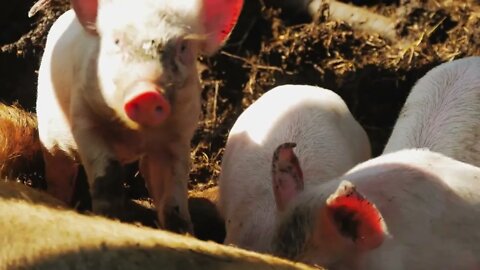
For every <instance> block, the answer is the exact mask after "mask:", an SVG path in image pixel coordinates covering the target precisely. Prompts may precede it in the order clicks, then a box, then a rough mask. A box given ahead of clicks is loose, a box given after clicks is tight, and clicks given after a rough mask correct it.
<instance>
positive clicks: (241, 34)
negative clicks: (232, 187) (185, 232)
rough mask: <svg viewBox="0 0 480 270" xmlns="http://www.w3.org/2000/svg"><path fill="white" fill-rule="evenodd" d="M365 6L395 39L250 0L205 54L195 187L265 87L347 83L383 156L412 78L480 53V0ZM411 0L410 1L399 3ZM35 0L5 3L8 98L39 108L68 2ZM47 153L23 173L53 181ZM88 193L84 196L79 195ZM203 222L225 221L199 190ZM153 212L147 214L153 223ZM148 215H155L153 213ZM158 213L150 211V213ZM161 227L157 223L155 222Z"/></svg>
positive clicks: (208, 178) (206, 229)
mask: <svg viewBox="0 0 480 270" xmlns="http://www.w3.org/2000/svg"><path fill="white" fill-rule="evenodd" d="M343 2H348V3H350V4H352V5H362V6H363V7H365V8H366V9H368V10H370V11H372V12H375V13H377V14H381V15H384V16H386V17H387V18H389V19H391V20H393V21H394V22H395V39H394V40H391V39H386V38H383V37H382V36H380V35H378V34H376V33H374V32H372V31H370V32H368V33H365V32H362V31H361V30H358V29H356V28H354V27H352V25H350V24H348V23H346V22H342V21H335V20H332V19H331V18H330V17H329V13H328V7H327V6H324V7H323V9H322V11H321V12H319V13H318V16H316V18H315V19H313V20H312V18H310V17H309V16H308V15H306V14H304V13H301V12H296V13H294V12H292V10H281V9H280V8H278V5H279V3H281V1H280V0H246V2H245V6H244V10H243V12H242V15H241V17H240V20H239V22H238V25H237V27H236V29H235V30H234V32H233V34H232V36H231V38H230V40H229V42H228V43H227V45H226V46H225V47H224V49H223V50H222V51H221V52H219V53H218V54H216V55H215V56H213V57H211V58H202V59H200V62H201V63H202V64H203V65H204V66H205V69H204V70H203V71H202V73H201V78H202V82H203V86H204V89H203V93H202V97H203V118H202V120H201V121H200V126H199V128H198V131H197V133H196V135H195V137H194V138H193V141H192V153H191V157H192V170H191V174H190V176H191V180H190V188H191V190H192V191H193V192H197V193H195V194H196V195H195V194H194V195H193V197H202V195H198V192H200V191H203V190H205V189H207V188H210V187H214V186H215V185H216V181H217V177H218V174H219V172H220V162H221V158H222V153H223V148H224V145H225V140H226V136H227V134H228V131H229V129H230V128H231V126H232V125H233V123H234V121H235V119H236V118H237V117H238V116H239V114H240V113H241V112H242V111H243V110H244V109H245V108H246V107H247V106H248V105H249V104H251V103H252V102H253V101H254V100H256V99H257V98H258V97H259V96H260V95H262V94H263V93H265V92H266V91H268V90H269V89H271V88H273V87H274V86H277V85H280V84H285V83H301V84H313V85H319V86H322V87H325V88H329V89H332V90H334V91H335V92H337V93H338V94H339V95H340V96H341V97H342V98H343V99H344V100H345V102H346V103H347V105H348V106H349V108H350V110H351V112H352V113H353V115H354V116H355V118H356V119H357V120H358V121H359V122H360V123H361V125H362V126H363V127H364V128H365V130H366V131H367V133H368V135H369V137H370V140H371V144H372V151H373V154H374V156H376V155H378V154H379V153H380V152H381V151H382V148H383V146H384V144H385V142H386V140H387V139H388V136H389V134H390V132H391V129H392V127H393V125H394V121H395V119H396V117H397V114H398V112H399V110H400V108H401V106H402V104H403V102H404V101H405V98H406V96H407V95H408V93H409V91H410V89H411V87H412V85H413V84H414V83H415V81H416V80H417V79H419V78H420V77H421V76H423V75H424V74H425V72H427V71H428V70H429V69H431V68H432V67H434V66H436V65H438V64H440V63H442V62H446V61H450V60H452V59H456V58H461V57H465V56H469V55H479V52H480V31H478V26H479V25H480V19H479V18H480V13H479V11H480V1H473V0H467V1H455V0H450V1H448V0H446V1H440V0H437V1H436V0H419V1H408V0H403V1H381V0H377V1H374V0H364V1H362V0H358V1H343ZM399 2H401V3H399ZM32 4H33V1H32V0H17V1H10V2H6V3H4V4H3V8H2V9H1V10H0V29H2V31H0V89H1V90H0V100H1V101H2V102H4V103H6V104H11V103H14V102H18V103H19V104H20V105H21V106H23V107H24V108H25V109H27V110H30V111H34V102H35V96H36V88H35V87H36V77H37V74H36V70H37V69H38V64H39V57H40V56H41V54H42V50H43V46H44V43H45V34H46V31H47V30H48V29H49V27H50V26H51V24H52V23H53V20H54V19H55V18H56V17H58V16H59V15H60V14H61V13H62V12H63V11H64V10H66V9H67V8H68V1H66V0H51V3H50V4H49V5H48V6H47V8H46V9H45V10H41V11H39V12H38V13H37V14H36V15H35V16H34V17H33V18H28V17H27V12H28V10H29V8H30V7H31V6H32ZM136 172H137V170H136V166H135V164H132V165H131V166H130V167H129V177H128V179H127V189H128V190H129V194H130V197H131V198H133V199H140V200H141V201H142V200H143V201H145V200H146V198H147V197H148V195H147V193H146V191H145V189H144V187H143V182H142V180H141V179H140V176H138V174H136ZM42 173H43V172H42V169H41V160H35V161H32V162H30V163H28V164H27V165H26V166H25V167H24V168H22V169H20V170H19V172H18V174H17V176H19V177H20V178H21V179H23V180H24V181H26V182H28V184H29V185H32V186H35V187H44V185H45V184H44V182H43V175H42ZM79 196H80V198H83V197H82V196H83V195H79ZM190 205H191V208H192V212H195V213H197V212H198V213H200V214H193V219H194V222H196V223H198V224H199V225H198V226H197V228H198V231H197V234H198V236H199V237H200V238H202V239H211V240H215V241H221V239H222V225H221V223H216V225H215V226H216V227H214V228H212V225H207V226H202V224H204V223H202V222H206V223H207V224H213V223H212V220H213V219H216V216H215V214H212V213H209V214H206V212H205V209H206V208H208V207H211V204H210V203H209V201H208V200H205V199H202V198H192V200H191V204H190ZM148 217H152V219H151V220H150V221H147V222H144V223H146V224H150V225H152V224H153V223H152V221H153V216H152V215H151V213H150V214H149V216H148ZM143 218H144V219H145V216H144V217H143ZM147 219H148V218H147ZM152 226H153V225H152Z"/></svg>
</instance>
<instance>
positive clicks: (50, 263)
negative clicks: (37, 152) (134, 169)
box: [0, 182, 313, 270]
mask: <svg viewBox="0 0 480 270" xmlns="http://www.w3.org/2000/svg"><path fill="white" fill-rule="evenodd" d="M62 205H63V204H62V203H61V202H59V201H58V200H56V199H54V198H52V197H51V196H49V195H48V194H45V193H42V192H38V191H36V190H33V189H31V188H27V187H25V186H23V185H21V184H17V183H5V182H0V213H2V217H1V219H0V229H1V231H2V236H1V237H0V246H1V247H2V248H0V269H2V270H3V269H38V270H40V269H58V270H67V269H119V270H120V269H125V270H126V269H132V270H134V269H146V270H148V269H167V270H168V269H172V270H173V269H178V270H183V269H285V270H287V269H291V270H294V269H298V270H300V269H304V270H308V269H313V268H310V267H308V266H306V265H302V264H300V263H292V262H288V261H286V260H282V259H278V258H274V257H271V256H265V255H260V254H256V253H253V252H247V251H244V250H240V249H235V248H232V247H226V246H223V245H219V244H214V243H212V242H203V241H200V240H197V239H193V238H190V237H185V236H181V235H176V234H172V233H168V232H164V231H160V230H153V229H149V228H144V227H138V226H134V225H130V224H123V223H120V222H116V221H113V220H108V219H105V218H101V217H96V216H85V215H80V214H77V213H76V212H74V211H71V210H67V209H66V208H63V207H62Z"/></svg>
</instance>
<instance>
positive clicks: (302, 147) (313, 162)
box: [218, 85, 371, 252]
mask: <svg viewBox="0 0 480 270" xmlns="http://www.w3.org/2000/svg"><path fill="white" fill-rule="evenodd" d="M288 141H295V142H298V146H297V148H296V151H297V155H298V158H299V160H300V163H301V164H302V165H303V167H304V170H303V173H304V174H305V177H306V178H307V179H311V180H312V181H306V182H305V186H306V189H308V188H309V187H310V186H313V185H314V184H316V183H319V182H323V181H326V180H327V179H331V178H333V177H336V176H339V175H341V174H342V173H344V172H346V171H347V170H349V169H350V168H352V167H353V166H354V165H355V164H357V163H359V162H361V161H364V160H366V159H368V158H369V157H370V154H371V153H370V143H369V141H368V137H367V134H366V132H365V131H364V130H363V128H362V127H361V126H360V125H359V124H358V122H357V121H355V119H354V118H353V116H352V115H351V113H350V111H349V110H348V108H347V106H346V104H345V103H344V101H343V100H342V99H341V98H340V97H339V96H338V95H337V94H335V93H334V92H332V91H330V90H326V89H323V88H319V87H314V86H307V85H284V86H279V87H276V88H274V89H272V90H270V91H268V92H267V93H265V94H264V95H263V96H262V97H260V98H259V99H258V100H257V101H255V103H253V104H252V105H251V106H250V107H248V108H247V109H246V110H245V111H244V112H243V113H242V114H241V115H240V117H239V118H238V119H237V121H236V122H235V124H234V125H233V127H232V129H231V131H230V134H229V136H228V140H227V144H226V147H225V153H224V156H223V160H222V170H221V174H220V179H219V193H220V198H219V204H218V206H219V211H220V212H221V214H222V216H223V217H224V219H225V222H226V239H225V244H231V245H236V246H239V247H242V248H246V249H250V250H254V251H260V252H269V251H270V242H271V239H272V233H273V228H274V227H275V224H276V220H275V216H276V206H275V199H274V195H273V191H272V185H271V180H270V179H271V177H270V173H271V169H270V167H271V163H272V153H273V151H274V150H275V148H276V147H277V146H278V145H279V144H281V143H283V142H288ZM317 176H318V177H317ZM302 185H303V184H302ZM286 196H288V194H286Z"/></svg>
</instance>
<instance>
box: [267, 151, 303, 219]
mask: <svg viewBox="0 0 480 270" xmlns="http://www.w3.org/2000/svg"><path fill="white" fill-rule="evenodd" d="M295 146H296V144H295V143H284V144H281V145H280V146H278V147H277V149H275V152H274V153H273V159H272V186H273V193H274V194H275V202H276V203H277V209H278V210H279V211H283V210H285V208H286V207H287V205H288V203H289V202H290V201H291V200H292V199H293V198H294V197H295V196H296V195H297V194H298V193H300V192H301V191H303V173H302V169H301V168H300V164H299V162H298V158H297V156H296V155H295V153H294V152H293V148H294V147H295Z"/></svg>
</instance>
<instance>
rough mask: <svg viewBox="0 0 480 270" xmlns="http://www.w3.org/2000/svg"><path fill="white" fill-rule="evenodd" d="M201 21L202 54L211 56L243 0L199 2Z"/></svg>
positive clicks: (235, 16) (232, 25)
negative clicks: (204, 36)
mask: <svg viewBox="0 0 480 270" xmlns="http://www.w3.org/2000/svg"><path fill="white" fill-rule="evenodd" d="M80 1H81V0H80ZM201 1H202V2H203V3H202V4H203V5H202V13H201V14H202V20H203V26H204V29H205V32H206V33H205V34H206V37H207V39H206V40H205V44H204V46H203V53H205V54H206V55H211V54H213V53H214V52H216V51H217V50H218V49H219V48H220V46H221V45H222V44H223V43H224V42H225V40H226V39H227V38H228V36H229V35H230V33H231V32H232V30H233V27H234V26H235V24H236V23H237V20H238V17H239V15H240V12H241V11H242V6H243V0H201Z"/></svg>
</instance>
